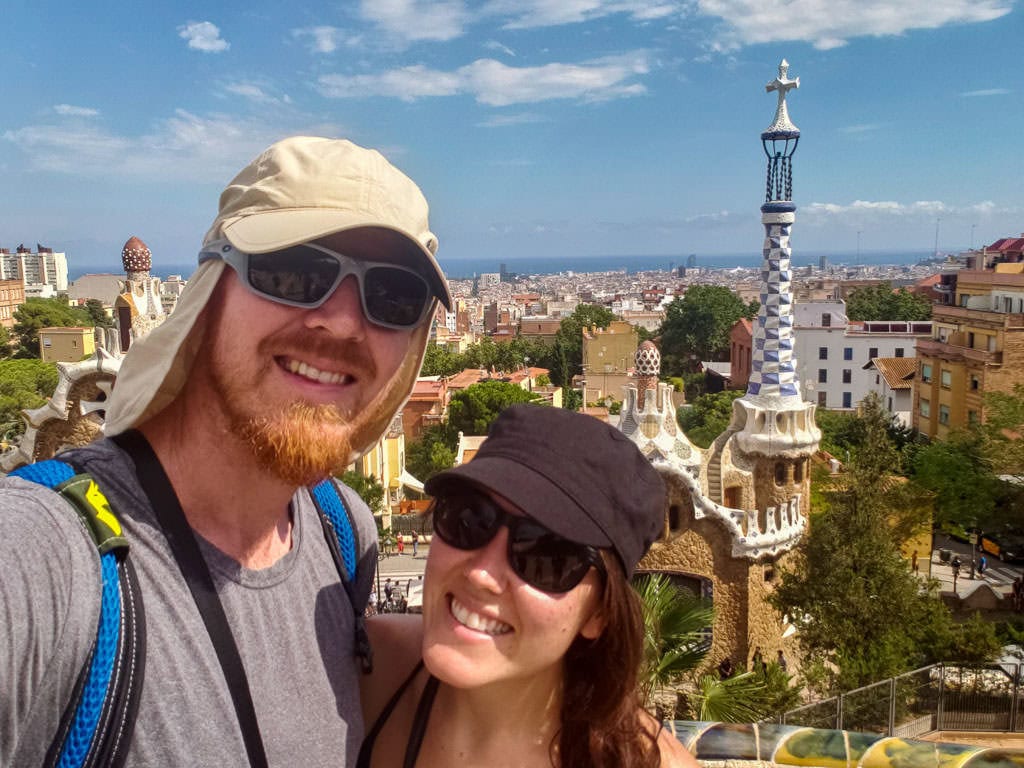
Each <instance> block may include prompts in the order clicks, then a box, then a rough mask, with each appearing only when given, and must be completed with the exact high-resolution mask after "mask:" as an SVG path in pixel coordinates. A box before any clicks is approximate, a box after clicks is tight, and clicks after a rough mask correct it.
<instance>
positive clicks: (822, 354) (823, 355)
mask: <svg viewBox="0 0 1024 768" xmlns="http://www.w3.org/2000/svg"><path fill="white" fill-rule="evenodd" d="M818 359H819V360H828V347H818Z"/></svg>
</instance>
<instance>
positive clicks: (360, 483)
mask: <svg viewBox="0 0 1024 768" xmlns="http://www.w3.org/2000/svg"><path fill="white" fill-rule="evenodd" d="M341 482H343V483H344V484H345V485H347V486H348V487H349V488H351V489H352V490H353V491H355V492H356V493H357V494H359V498H361V499H362V500H363V501H365V502H366V506H368V507H369V508H370V511H371V512H372V513H373V514H375V515H379V514H381V513H383V512H384V486H383V485H381V484H380V480H378V479H377V478H376V477H372V476H370V475H364V474H363V473H362V472H356V471H355V470H354V469H350V470H348V471H347V472H345V474H343V475H342V476H341Z"/></svg>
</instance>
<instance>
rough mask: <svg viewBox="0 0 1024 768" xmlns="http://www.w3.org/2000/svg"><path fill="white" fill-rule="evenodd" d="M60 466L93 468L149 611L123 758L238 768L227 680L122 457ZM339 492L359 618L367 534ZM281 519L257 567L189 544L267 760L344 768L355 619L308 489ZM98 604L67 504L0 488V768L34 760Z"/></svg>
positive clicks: (93, 559)
mask: <svg viewBox="0 0 1024 768" xmlns="http://www.w3.org/2000/svg"><path fill="white" fill-rule="evenodd" d="M61 458H66V459H68V460H70V461H72V462H73V463H74V464H75V465H76V466H78V467H81V468H84V469H86V470H87V471H89V472H90V473H91V474H92V475H93V477H94V478H95V479H96V480H97V482H98V484H99V486H100V488H101V490H102V491H103V492H104V494H105V495H106V496H107V498H108V499H109V501H110V503H111V506H112V507H113V509H114V510H115V511H116V513H117V514H118V516H119V518H120V520H121V522H122V525H123V527H124V529H125V536H126V537H127V539H128V541H129V543H130V547H131V557H132V560H133V562H134V565H135V569H136V571H137V573H138V577H139V583H140V589H141V591H142V596H143V601H144V603H145V614H146V644H147V647H146V657H145V661H146V665H145V683H144V685H143V690H142V698H141V702H140V705H139V713H138V718H137V720H136V725H135V732H134V735H133V738H132V744H131V749H130V752H129V755H128V760H129V765H132V766H139V765H145V766H167V765H189V766H214V767H215V768H234V766H239V768H242V767H243V766H247V765H248V761H247V758H246V752H245V747H244V745H243V742H242V736H241V731H240V730H239V726H238V721H237V719H236V717H235V713H234V708H233V705H232V702H231V696H230V694H229V692H228V687H227V683H226V682H225V681H224V675H223V672H222V671H221V668H220V665H219V663H218V662H217V657H216V655H215V653H214V650H213V646H212V645H211V643H210V639H209V636H208V635H207V632H206V628H205V626H204V625H203V622H202V619H201V617H200V615H199V612H198V610H197V609H196V606H195V602H194V601H193V599H192V595H191V593H190V592H189V591H188V587H187V586H186V584H185V581H184V579H183V578H182V576H181V572H180V571H179V569H178V565H177V563H176V562H175V560H174V558H173V556H172V555H171V551H170V548H169V547H168V545H167V541H166V539H165V538H164V536H163V535H162V533H161V531H160V529H159V526H158V525H157V523H156V521H155V519H154V516H153V511H152V509H151V508H150V505H149V502H148V500H147V499H146V497H145V494H144V493H143V491H142V489H141V488H140V487H139V484H138V481H137V479H136V477H135V471H134V465H133V463H132V462H131V459H129V458H128V457H127V456H126V455H125V454H124V453H123V452H122V451H121V450H120V449H119V448H118V447H117V446H116V445H114V444H113V443H112V442H110V441H108V440H103V441H100V442H98V443H95V444H93V445H90V446H88V447H86V448H82V449H78V450H75V451H73V452H68V453H66V454H64V455H63V456H62V457H61ZM340 487H341V488H342V489H343V493H344V499H345V503H346V504H347V505H348V506H349V509H350V510H351V511H352V513H353V515H352V516H353V517H354V518H355V521H356V539H357V542H358V545H359V552H358V553H357V559H358V565H357V572H358V580H357V583H356V590H355V591H356V595H357V602H359V604H360V605H359V609H360V610H362V608H363V606H364V605H365V602H366V599H367V597H368V595H369V591H370V584H371V581H372V578H373V574H374V569H375V567H376V561H377V537H376V527H375V525H374V522H373V518H372V516H371V514H370V512H369V510H368V509H367V507H366V505H365V504H364V503H363V502H362V501H361V500H360V499H359V497H358V496H357V495H356V494H355V493H354V492H353V491H351V490H350V489H348V488H345V487H344V486H340ZM292 517H293V528H292V549H291V551H290V552H289V553H288V554H287V555H285V556H284V557H283V558H281V559H280V560H279V561H278V562H276V563H275V564H274V565H273V566H271V567H269V568H266V569H262V570H259V571H252V570H248V569H246V568H243V567H242V566H240V565H239V564H238V563H237V562H235V561H234V560H233V559H231V558H230V557H228V556H227V555H225V554H224V553H222V552H220V551H219V550H217V549H216V548H215V547H213V546H212V545H210V544H209V543H208V542H206V541H204V540H202V539H200V541H199V545H200V549H201V551H202V553H203V557H204V558H205V560H206V562H207V565H208V566H209V568H210V572H211V574H212V576H213V581H214V584H215V586H216V588H217V592H218V594H219V596H220V599H221V602H222V603H223V605H224V611H225V613H226V614H227V618H228V622H229V623H230V624H231V627H232V631H233V634H234V637H235V642H236V643H237V644H238V649H239V652H240V654H241V657H242V661H243V663H244V665H245V670H246V674H247V676H248V679H249V687H250V690H251V691H252V697H253V701H254V703H255V707H256V716H257V718H258V720H259V724H260V731H261V733H262V736H263V742H264V745H265V746H266V751H267V757H268V760H269V762H270V765H271V766H294V765H303V766H324V768H327V767H329V768H342V767H343V766H345V765H355V761H356V755H357V753H358V751H359V744H360V741H361V740H362V736H363V723H362V717H361V714H360V709H359V674H360V672H359V669H358V663H357V661H356V660H355V657H354V644H353V621H354V614H353V609H352V606H351V604H350V602H349V598H348V596H347V594H346V593H345V589H344V587H343V585H342V584H341V581H340V578H339V575H338V571H337V568H336V567H335V564H334V560H333V559H332V558H331V554H330V551H329V549H328V547H327V543H326V541H325V539H324V534H323V531H322V529H321V527H320V522H319V519H318V517H317V513H316V510H315V508H314V506H313V503H312V500H311V499H310V497H309V494H308V493H307V492H306V491H300V492H298V493H297V494H296V495H295V497H294V498H293V499H292ZM197 538H199V537H197ZM99 595H100V585H99V558H98V555H97V553H96V548H95V545H94V544H93V543H92V541H91V539H90V538H89V537H88V534H87V533H86V531H85V529H84V527H83V525H82V524H81V523H80V522H79V521H78V518H77V515H76V514H75V512H74V511H73V510H72V509H71V507H70V506H69V505H68V503H67V502H66V501H65V500H64V499H62V498H60V497H59V496H57V495H56V494H55V493H53V492H52V491H50V490H48V489H46V488H42V487H41V486H38V485H34V484H32V483H28V482H25V481H23V480H20V479H18V478H3V479H0V623H2V629H0V766H8V765H12V766H15V765H16V766H33V765H41V764H42V761H43V756H44V755H45V753H46V750H47V748H48V746H49V745H50V742H51V741H52V739H53V736H54V733H55V732H56V729H57V725H58V723H59V720H60V716H61V714H62V712H63V710H64V708H65V706H66V704H67V702H68V701H69V699H70V697H71V692H72V689H73V687H74V684H75V680H76V678H77V676H78V674H79V671H80V670H81V668H82V665H83V664H84V662H85V660H86V658H87V657H88V654H89V651H90V648H91V645H92V643H93V641H94V640H95V638H96V626H97V622H98V616H99Z"/></svg>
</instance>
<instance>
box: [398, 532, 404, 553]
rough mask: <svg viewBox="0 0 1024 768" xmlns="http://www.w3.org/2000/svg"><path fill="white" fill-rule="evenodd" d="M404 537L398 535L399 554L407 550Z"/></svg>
mask: <svg viewBox="0 0 1024 768" xmlns="http://www.w3.org/2000/svg"><path fill="white" fill-rule="evenodd" d="M404 539H405V537H404V536H399V537H398V554H402V553H403V552H405V540H404Z"/></svg>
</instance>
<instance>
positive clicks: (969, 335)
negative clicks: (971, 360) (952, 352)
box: [967, 331, 974, 349]
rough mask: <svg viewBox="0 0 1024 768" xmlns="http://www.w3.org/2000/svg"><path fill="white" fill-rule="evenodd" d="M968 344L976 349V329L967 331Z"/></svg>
mask: <svg viewBox="0 0 1024 768" xmlns="http://www.w3.org/2000/svg"><path fill="white" fill-rule="evenodd" d="M967 346H968V347H970V348H971V349H974V331H968V332H967Z"/></svg>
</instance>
